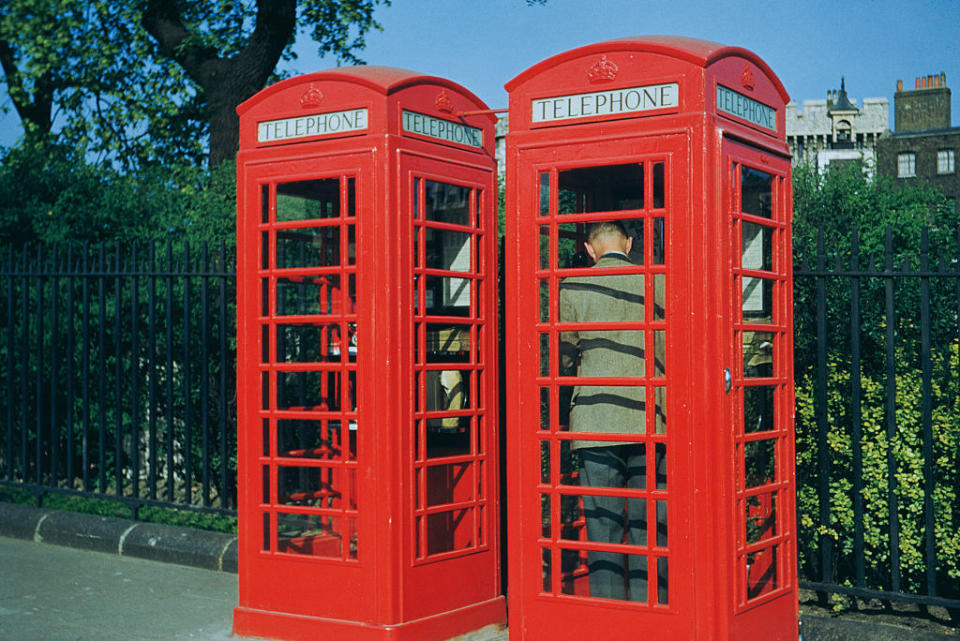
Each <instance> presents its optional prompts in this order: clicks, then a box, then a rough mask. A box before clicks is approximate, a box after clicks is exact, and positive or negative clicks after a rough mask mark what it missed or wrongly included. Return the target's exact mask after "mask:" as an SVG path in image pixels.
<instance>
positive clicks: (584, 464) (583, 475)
mask: <svg viewBox="0 0 960 641" xmlns="http://www.w3.org/2000/svg"><path fill="white" fill-rule="evenodd" d="M560 458H561V459H562V461H561V470H560V472H561V479H560V482H561V483H563V484H568V485H580V486H581V487H620V488H624V487H625V488H630V489H636V490H642V489H646V487H647V446H646V444H645V443H625V444H610V443H607V444H606V446H592V445H591V443H590V442H589V441H566V440H565V441H561V443H560ZM617 500H618V501H619V502H620V503H622V502H623V500H624V499H622V498H620V499H617Z"/></svg>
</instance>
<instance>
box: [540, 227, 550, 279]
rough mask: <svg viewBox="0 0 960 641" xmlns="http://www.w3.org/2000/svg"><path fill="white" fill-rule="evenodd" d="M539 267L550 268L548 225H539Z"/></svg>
mask: <svg viewBox="0 0 960 641" xmlns="http://www.w3.org/2000/svg"><path fill="white" fill-rule="evenodd" d="M540 269H550V227H548V226H546V225H543V226H541V227H540Z"/></svg>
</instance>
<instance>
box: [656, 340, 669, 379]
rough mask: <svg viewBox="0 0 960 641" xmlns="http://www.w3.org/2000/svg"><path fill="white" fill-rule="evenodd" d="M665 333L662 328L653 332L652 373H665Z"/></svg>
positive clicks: (661, 374)
mask: <svg viewBox="0 0 960 641" xmlns="http://www.w3.org/2000/svg"><path fill="white" fill-rule="evenodd" d="M666 357H667V333H666V332H665V331H663V330H659V329H658V330H656V331H654V332H653V375H654V376H666V375H667V360H666Z"/></svg>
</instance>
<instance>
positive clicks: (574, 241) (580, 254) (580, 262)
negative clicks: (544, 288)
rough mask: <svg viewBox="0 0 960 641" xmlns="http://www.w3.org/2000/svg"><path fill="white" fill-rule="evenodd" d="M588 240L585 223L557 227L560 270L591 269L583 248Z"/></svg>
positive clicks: (558, 265) (564, 224)
mask: <svg viewBox="0 0 960 641" xmlns="http://www.w3.org/2000/svg"><path fill="white" fill-rule="evenodd" d="M542 229H544V230H546V229H548V228H547V227H543V228H542ZM541 237H542V236H541ZM586 239H587V235H586V225H584V224H583V223H563V224H560V225H557V267H559V268H560V269H577V268H579V267H589V266H590V263H591V260H590V257H589V256H588V255H587V252H586V250H585V249H584V247H583V243H584V241H585V240H586Z"/></svg>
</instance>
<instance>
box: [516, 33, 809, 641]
mask: <svg viewBox="0 0 960 641" xmlns="http://www.w3.org/2000/svg"><path fill="white" fill-rule="evenodd" d="M507 90H508V92H509V94H510V133H509V134H508V136H507V144H506V149H507V175H508V181H507V212H508V216H507V230H506V231H507V239H508V240H507V249H506V254H505V256H506V257H505V261H506V266H507V271H506V277H507V282H506V287H507V295H506V301H507V305H506V311H505V318H506V326H505V327H506V328H505V330H504V331H505V334H506V337H507V351H506V354H507V361H508V363H509V364H510V366H509V367H508V368H507V370H506V371H507V386H506V389H507V394H508V399H507V429H508V437H507V439H508V440H507V456H508V459H507V461H508V466H507V472H508V477H507V483H508V485H507V490H508V491H507V496H508V505H507V518H508V520H509V522H510V526H511V527H510V532H511V536H510V537H509V540H508V545H509V555H508V556H509V559H510V564H509V573H508V576H509V589H508V594H509V598H510V637H511V639H525V640H535V639H549V640H550V641H561V640H563V639H571V640H576V641H582V640H583V639H608V640H615V639H647V638H649V639H661V640H664V641H667V640H671V639H675V640H678V641H690V640H691V639H698V640H702V641H708V640H709V641H718V640H719V641H722V640H727V639H749V640H751V641H752V640H755V639H764V640H765V641H771V640H776V639H790V640H791V641H795V640H796V638H797V578H796V551H795V550H796V541H795V532H796V527H795V498H794V464H793V461H794V454H793V447H794V445H793V438H794V437H793V418H792V414H793V375H792V363H793V358H792V349H793V348H792V333H791V332H792V307H791V293H792V278H791V231H790V216H791V187H790V160H789V156H788V148H787V145H786V143H785V135H784V105H785V103H786V101H787V94H786V92H785V91H784V89H783V86H782V85H781V84H780V82H779V80H778V79H777V77H776V76H775V75H774V74H773V72H772V71H771V70H770V68H769V67H768V66H767V65H766V64H765V63H764V62H763V61H762V60H761V59H760V58H758V57H757V56H756V55H754V54H753V53H751V52H749V51H746V50H744V49H740V48H735V47H726V46H722V45H718V44H716V43H712V42H704V41H699V40H692V39H687V38H671V37H649V38H634V39H624V40H617V41H612V42H604V43H600V44H595V45H590V46H586V47H582V48H579V49H575V50H572V51H568V52H566V53H562V54H559V55H557V56H554V57H553V58H550V59H548V60H545V61H543V62H541V63H539V64H537V65H535V66H534V67H531V68H530V69H528V70H527V71H525V72H523V73H522V74H520V75H519V76H517V77H516V78H515V79H513V80H512V81H510V82H509V83H508V84H507Z"/></svg>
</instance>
